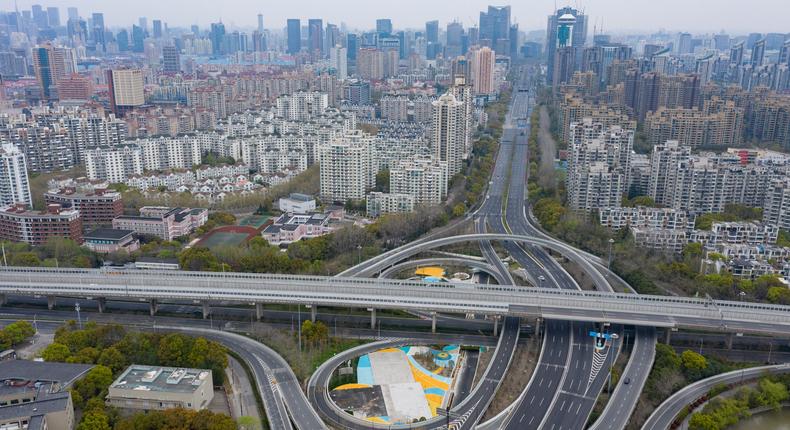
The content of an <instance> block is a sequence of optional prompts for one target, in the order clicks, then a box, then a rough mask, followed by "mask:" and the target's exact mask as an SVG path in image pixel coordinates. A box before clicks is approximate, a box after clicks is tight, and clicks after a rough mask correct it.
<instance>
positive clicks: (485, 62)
mask: <svg viewBox="0 0 790 430" xmlns="http://www.w3.org/2000/svg"><path fill="white" fill-rule="evenodd" d="M495 66H496V54H495V53H494V51H492V50H491V48H489V47H487V46H484V47H482V48H480V49H477V50H475V51H474V52H473V53H472V67H471V68H472V86H473V89H474V92H475V94H493V93H495V92H496V88H495V86H494V68H495Z"/></svg>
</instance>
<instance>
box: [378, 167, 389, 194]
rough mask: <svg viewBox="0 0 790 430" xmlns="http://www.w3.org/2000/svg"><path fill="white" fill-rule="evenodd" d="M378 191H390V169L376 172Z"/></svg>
mask: <svg viewBox="0 0 790 430" xmlns="http://www.w3.org/2000/svg"><path fill="white" fill-rule="evenodd" d="M375 190H376V191H378V192H381V193H388V192H390V170H389V169H381V170H379V171H378V173H376V188H375Z"/></svg>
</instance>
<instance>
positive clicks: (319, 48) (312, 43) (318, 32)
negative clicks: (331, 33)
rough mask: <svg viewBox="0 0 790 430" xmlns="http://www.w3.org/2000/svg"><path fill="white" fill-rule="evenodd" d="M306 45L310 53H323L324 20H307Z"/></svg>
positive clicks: (321, 54)
mask: <svg viewBox="0 0 790 430" xmlns="http://www.w3.org/2000/svg"><path fill="white" fill-rule="evenodd" d="M307 47H308V49H309V50H310V53H311V54H316V53H317V54H318V55H320V56H321V57H323V55H324V21H323V20H321V19H318V18H313V19H310V20H308V21H307Z"/></svg>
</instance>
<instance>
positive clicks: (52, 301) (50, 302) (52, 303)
mask: <svg viewBox="0 0 790 430" xmlns="http://www.w3.org/2000/svg"><path fill="white" fill-rule="evenodd" d="M56 304H57V303H56V301H55V296H47V309H49V310H52V309H55V305H56Z"/></svg>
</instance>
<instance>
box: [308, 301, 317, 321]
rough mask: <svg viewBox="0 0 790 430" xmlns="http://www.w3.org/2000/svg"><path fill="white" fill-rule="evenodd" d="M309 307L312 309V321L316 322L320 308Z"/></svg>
mask: <svg viewBox="0 0 790 430" xmlns="http://www.w3.org/2000/svg"><path fill="white" fill-rule="evenodd" d="M308 307H309V308H310V321H312V322H315V319H316V317H317V316H318V306H316V305H308Z"/></svg>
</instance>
